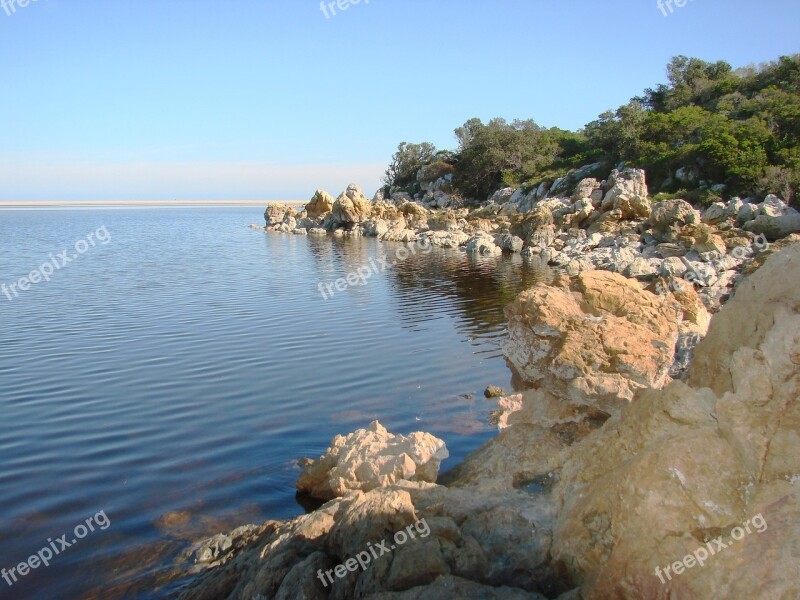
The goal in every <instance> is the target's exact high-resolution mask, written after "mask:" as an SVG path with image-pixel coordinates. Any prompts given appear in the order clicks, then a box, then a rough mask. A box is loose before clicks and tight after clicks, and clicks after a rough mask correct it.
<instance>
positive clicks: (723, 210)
mask: <svg viewBox="0 0 800 600" xmlns="http://www.w3.org/2000/svg"><path fill="white" fill-rule="evenodd" d="M729 216H730V214H729V213H728V207H727V206H726V205H725V203H724V202H714V203H713V204H712V205H711V206H709V207H708V208H707V209H706V210H705V212H704V213H703V218H702V220H703V223H706V224H707V225H718V224H719V223H722V222H723V221H725V220H726V219H727V218H728V217H729Z"/></svg>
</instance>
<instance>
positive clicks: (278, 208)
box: [264, 203, 296, 229]
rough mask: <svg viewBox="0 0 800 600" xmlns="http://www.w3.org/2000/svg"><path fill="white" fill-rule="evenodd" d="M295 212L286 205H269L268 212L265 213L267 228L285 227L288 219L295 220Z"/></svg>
mask: <svg viewBox="0 0 800 600" xmlns="http://www.w3.org/2000/svg"><path fill="white" fill-rule="evenodd" d="M295 212H296V211H295V210H294V209H293V208H292V207H290V206H287V205H285V204H281V203H271V204H268V205H267V210H266V211H265V212H264V220H265V221H266V223H267V227H276V226H278V225H283V224H284V222H285V220H286V219H287V218H294V215H295ZM292 229H294V228H292Z"/></svg>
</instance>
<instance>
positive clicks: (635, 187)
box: [602, 169, 649, 218]
mask: <svg viewBox="0 0 800 600" xmlns="http://www.w3.org/2000/svg"><path fill="white" fill-rule="evenodd" d="M608 186H609V190H608V192H606V195H605V197H604V198H603V203H602V209H603V210H604V211H606V210H611V209H612V208H620V204H622V205H628V204H630V205H631V206H630V209H631V210H632V211H634V212H641V211H643V210H644V208H645V207H648V208H649V201H648V200H647V196H648V191H647V183H646V182H645V173H644V171H643V170H642V169H622V170H619V169H614V170H613V171H612V172H611V176H610V177H609V178H608ZM620 196H625V197H626V198H627V199H626V200H624V201H620V200H619V197H620ZM648 215H649V210H648ZM645 216H647V215H645ZM624 218H631V217H624Z"/></svg>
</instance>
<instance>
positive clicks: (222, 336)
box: [0, 208, 541, 600]
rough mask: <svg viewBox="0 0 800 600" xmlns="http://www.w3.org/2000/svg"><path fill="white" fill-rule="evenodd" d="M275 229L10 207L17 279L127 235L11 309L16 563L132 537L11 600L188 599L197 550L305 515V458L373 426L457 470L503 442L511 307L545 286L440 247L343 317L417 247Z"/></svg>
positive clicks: (10, 275)
mask: <svg viewBox="0 0 800 600" xmlns="http://www.w3.org/2000/svg"><path fill="white" fill-rule="evenodd" d="M262 212H263V211H262V210H258V209H251V208H242V209H239V208H225V209H215V208H197V209H141V210H113V209H108V210H99V209H92V210H60V211H0V244H1V246H0V283H6V284H10V283H12V282H15V281H17V280H18V279H19V278H20V277H22V276H24V275H26V274H28V273H29V272H30V271H31V270H32V269H34V268H35V267H37V266H38V265H41V264H42V263H44V262H45V261H47V260H48V257H49V255H50V253H52V254H53V255H57V254H59V253H60V252H61V251H62V250H64V249H69V252H70V254H72V253H74V247H75V243H76V242H77V241H78V240H80V239H85V238H86V236H87V234H89V233H90V232H94V231H96V230H97V229H98V228H100V227H101V226H105V228H106V230H107V231H108V232H109V234H110V236H111V241H110V242H109V243H108V244H102V243H98V244H97V245H96V246H95V247H93V248H91V247H90V248H89V250H88V251H87V252H86V253H85V254H83V255H81V256H79V257H78V258H76V259H75V260H74V261H73V262H71V263H70V264H69V265H68V266H66V267H65V268H63V269H62V270H60V271H57V272H55V273H54V275H53V276H52V278H51V280H50V281H49V282H46V281H42V282H41V283H38V284H36V285H34V286H32V287H31V289H29V290H28V291H24V292H20V296H19V297H17V298H15V299H14V300H13V301H11V302H9V301H8V299H7V298H6V297H5V295H0V323H2V329H1V330H0V331H1V332H2V333H1V334H0V409H2V417H0V567H4V568H6V569H9V568H11V567H14V566H15V565H17V564H19V563H20V562H22V561H24V560H27V558H28V557H29V556H31V555H33V554H35V553H36V552H37V551H39V550H40V549H41V548H43V547H45V546H48V545H49V544H48V539H52V540H57V538H59V537H61V536H62V534H65V533H66V534H68V536H67V538H66V540H67V541H71V539H72V538H74V537H75V536H74V528H75V527H76V526H77V525H79V524H81V523H85V521H86V519H88V518H89V517H91V516H93V515H95V514H96V513H98V512H99V511H104V513H105V515H106V516H107V517H108V520H109V521H110V523H111V524H110V526H108V527H107V528H106V529H105V530H101V529H100V528H99V527H96V531H94V532H89V533H88V534H87V535H86V537H85V538H84V539H81V540H78V541H77V543H75V544H74V545H72V546H71V547H70V548H67V549H65V550H62V553H61V554H60V555H58V556H56V557H54V558H53V559H52V561H51V564H50V566H49V567H47V568H45V567H39V568H38V569H36V570H34V571H32V572H31V573H29V574H28V575H27V576H25V577H22V578H21V579H20V580H19V582H18V583H15V584H14V585H13V587H9V586H8V585H7V583H6V582H5V581H3V580H2V579H0V598H31V599H47V600H51V599H53V598H59V599H64V600H70V599H73V598H74V599H78V598H104V599H105V598H112V599H113V598H159V597H166V596H167V595H168V594H169V592H170V591H171V590H174V586H175V583H169V582H168V580H169V574H170V572H171V569H170V566H171V564H172V563H173V561H174V560H175V558H176V556H177V555H178V553H179V552H180V551H181V550H183V549H185V547H186V546H187V543H188V542H189V541H191V540H195V539H197V538H200V537H204V536H208V535H212V534H214V533H217V532H219V531H223V530H228V529H231V528H232V527H235V526H237V525H239V524H242V523H246V522H259V521H263V520H266V519H269V518H285V517H291V516H295V515H297V514H301V513H302V511H303V509H302V508H301V506H300V505H299V504H298V503H297V501H296V499H295V492H294V482H295V480H296V478H297V475H298V472H299V469H298V468H297V466H296V460H297V459H298V458H300V457H303V456H317V455H319V454H320V453H322V452H324V450H325V448H326V447H327V445H328V442H329V441H330V438H331V437H332V436H333V435H335V434H337V433H347V432H350V431H352V430H354V429H357V428H359V427H364V426H365V425H367V424H368V423H369V422H370V421H371V420H373V419H380V420H381V422H382V423H383V424H384V425H385V426H386V427H388V428H389V430H390V431H394V432H400V433H408V432H411V431H415V430H425V431H430V432H432V433H434V434H435V435H437V436H439V437H441V438H443V439H444V440H445V441H446V442H447V445H448V447H449V449H450V452H451V455H452V458H451V459H450V460H449V461H446V462H445V464H444V465H443V468H444V469H446V468H448V467H449V466H452V465H453V464H454V463H455V462H457V461H458V460H460V459H461V458H463V457H464V456H465V455H466V454H467V453H468V452H470V451H471V450H473V449H475V448H476V447H477V446H479V445H480V444H481V443H483V442H484V441H485V440H486V439H488V438H489V437H490V436H491V435H493V429H492V428H491V427H490V426H489V424H488V412H489V410H491V408H492V404H491V403H490V402H487V401H486V400H484V399H483V397H482V390H483V389H484V388H485V386H486V385H488V384H495V385H501V386H504V387H506V388H509V387H510V386H511V373H510V371H509V370H508V368H507V366H506V363H505V361H504V359H503V358H502V355H501V352H500V350H499V342H500V340H501V338H502V336H503V331H504V318H503V313H502V308H503V306H504V305H505V304H506V303H507V302H509V301H510V300H511V299H512V298H513V296H514V295H515V294H516V293H517V292H518V291H519V290H520V289H522V288H523V287H525V286H526V285H530V284H532V283H534V282H535V280H536V279H537V278H538V277H540V276H541V271H540V270H539V269H534V268H531V267H529V266H525V265H524V264H523V262H522V261H521V259H520V258H519V257H514V258H502V259H499V260H498V259H488V260H481V259H471V258H469V257H467V256H466V255H465V254H464V253H463V252H459V251H444V250H435V251H434V252H432V253H431V254H429V255H427V256H424V255H419V256H417V257H414V256H412V257H411V258H409V259H408V260H405V261H403V262H401V263H400V264H398V265H397V266H396V267H394V268H391V269H389V270H387V271H386V272H385V273H383V274H381V275H378V276H375V277H373V279H372V280H371V281H370V283H369V284H368V285H367V286H364V287H357V288H351V289H349V290H348V291H346V292H344V293H337V294H336V295H335V296H334V297H333V298H330V299H329V300H327V301H326V300H324V299H323V298H322V296H321V295H320V293H319V291H318V289H317V284H318V282H320V281H332V280H335V279H336V278H338V277H341V276H343V275H346V274H347V273H348V272H350V271H353V270H355V269H357V268H358V267H360V266H362V265H365V264H368V261H369V259H370V257H376V256H385V255H387V254H388V255H392V256H393V255H394V252H395V251H396V249H397V248H398V247H399V246H395V245H391V244H380V243H378V242H376V241H375V240H371V239H362V240H341V239H331V238H313V237H308V238H306V237H299V236H287V235H281V234H265V233H263V232H262V231H255V230H251V229H248V228H247V227H246V226H247V224H249V223H259V222H262V217H261V213H262ZM470 395H471V396H470ZM98 522H99V523H100V524H102V522H103V519H102V517H101V518H100V519H99V520H98ZM53 543H54V544H57V545H56V548H59V547H60V544H58V543H57V542H55V541H54V542H53ZM154 590H155V591H154Z"/></svg>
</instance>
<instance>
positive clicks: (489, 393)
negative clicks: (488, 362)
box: [483, 385, 506, 398]
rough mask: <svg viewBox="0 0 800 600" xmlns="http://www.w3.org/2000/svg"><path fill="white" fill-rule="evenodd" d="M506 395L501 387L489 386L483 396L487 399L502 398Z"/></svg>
mask: <svg viewBox="0 0 800 600" xmlns="http://www.w3.org/2000/svg"><path fill="white" fill-rule="evenodd" d="M505 394H506V391H505V390H504V389H503V388H501V387H497V386H496V385H490V386H488V387H487V388H486V389H485V390H484V392H483V395H484V396H486V397H487V398H499V397H500V396H505Z"/></svg>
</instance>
